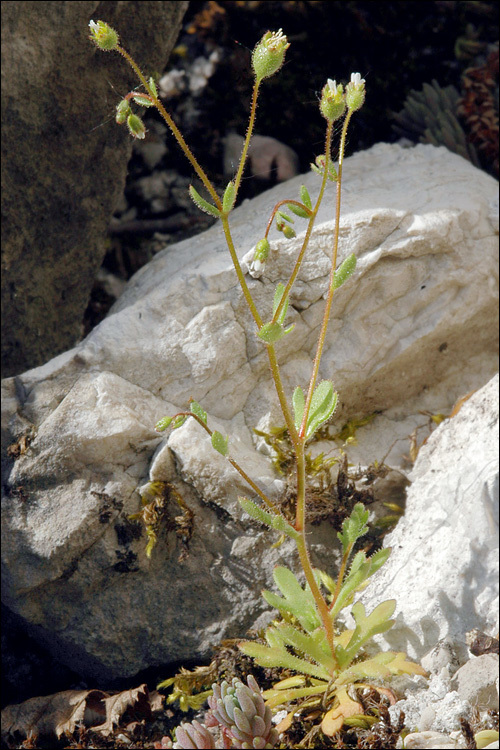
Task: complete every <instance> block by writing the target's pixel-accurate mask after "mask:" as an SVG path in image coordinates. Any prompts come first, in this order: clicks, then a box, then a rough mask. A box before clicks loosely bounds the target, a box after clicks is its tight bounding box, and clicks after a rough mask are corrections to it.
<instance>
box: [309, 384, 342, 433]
mask: <svg viewBox="0 0 500 750" xmlns="http://www.w3.org/2000/svg"><path fill="white" fill-rule="evenodd" d="M337 399H338V393H337V392H336V391H334V390H333V383H332V381H331V380H322V381H321V383H320V384H319V385H318V386H317V388H316V390H315V391H314V393H313V397H312V399H311V406H310V408H309V415H308V417H307V425H306V438H310V437H311V436H312V435H314V433H315V432H316V430H317V429H318V427H320V426H321V425H322V424H323V423H324V422H326V421H327V419H330V417H331V416H332V414H333V412H334V411H335V407H336V406H337Z"/></svg>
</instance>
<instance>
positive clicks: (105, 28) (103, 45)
mask: <svg viewBox="0 0 500 750" xmlns="http://www.w3.org/2000/svg"><path fill="white" fill-rule="evenodd" d="M89 29H90V39H91V40H92V41H93V42H94V44H95V45H96V47H99V49H102V50H104V51H105V52H110V51H111V50H114V49H116V48H117V47H118V42H119V41H120V39H119V37H118V34H117V33H116V31H115V30H114V29H112V28H111V26H109V25H108V24H107V23H105V22H104V21H90V23H89Z"/></svg>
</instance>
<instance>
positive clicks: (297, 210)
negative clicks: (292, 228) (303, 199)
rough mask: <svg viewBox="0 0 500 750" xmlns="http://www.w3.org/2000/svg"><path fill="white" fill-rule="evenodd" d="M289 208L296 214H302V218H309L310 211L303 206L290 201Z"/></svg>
mask: <svg viewBox="0 0 500 750" xmlns="http://www.w3.org/2000/svg"><path fill="white" fill-rule="evenodd" d="M287 208H288V210H289V211H291V212H292V213H294V214H295V215H296V216H300V218H301V219H308V218H309V213H308V212H307V211H306V210H305V208H302V206H296V205H295V203H288V204H287Z"/></svg>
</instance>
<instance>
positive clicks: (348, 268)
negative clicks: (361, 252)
mask: <svg viewBox="0 0 500 750" xmlns="http://www.w3.org/2000/svg"><path fill="white" fill-rule="evenodd" d="M355 268H356V256H355V255H354V253H351V255H349V256H348V257H347V258H346V259H345V260H344V261H343V263H341V264H340V266H339V267H338V268H337V270H336V271H335V274H334V277H333V288H334V289H338V288H339V286H342V284H343V283H344V281H347V279H348V278H349V276H350V275H351V274H352V272H353V271H354V269H355Z"/></svg>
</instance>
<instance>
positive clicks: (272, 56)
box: [252, 29, 290, 83]
mask: <svg viewBox="0 0 500 750" xmlns="http://www.w3.org/2000/svg"><path fill="white" fill-rule="evenodd" d="M289 46H290V44H289V43H288V40H287V38H286V36H285V34H283V31H282V29H279V30H278V31H266V33H265V34H264V36H263V37H262V39H261V40H260V42H259V43H258V44H257V46H256V47H255V49H254V51H253V52H252V67H253V70H254V73H255V77H256V79H257V81H259V83H260V81H262V79H263V78H269V76H272V75H274V73H276V71H277V70H279V69H280V68H281V66H282V65H283V61H284V59H285V52H286V51H287V49H288V47H289Z"/></svg>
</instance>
